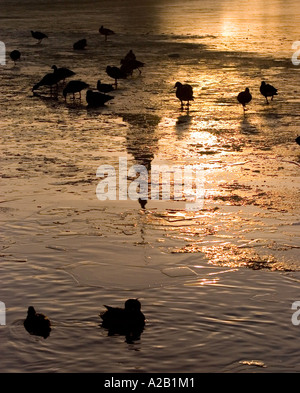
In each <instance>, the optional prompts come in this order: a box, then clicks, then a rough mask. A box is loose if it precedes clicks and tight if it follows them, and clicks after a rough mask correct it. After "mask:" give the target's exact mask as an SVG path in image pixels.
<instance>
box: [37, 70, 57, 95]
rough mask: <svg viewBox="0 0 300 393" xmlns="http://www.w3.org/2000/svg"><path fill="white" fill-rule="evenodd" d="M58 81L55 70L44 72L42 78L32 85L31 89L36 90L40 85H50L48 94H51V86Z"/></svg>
mask: <svg viewBox="0 0 300 393" xmlns="http://www.w3.org/2000/svg"><path fill="white" fill-rule="evenodd" d="M58 82H59V78H58V76H57V75H56V74H55V72H53V73H50V74H46V75H45V76H43V78H42V79H41V80H40V81H39V82H38V83H37V84H35V85H34V86H33V88H32V91H34V90H37V89H38V88H39V87H41V86H49V87H50V94H51V95H52V87H53V86H54V85H56V87H57V84H58Z"/></svg>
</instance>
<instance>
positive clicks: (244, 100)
mask: <svg viewBox="0 0 300 393" xmlns="http://www.w3.org/2000/svg"><path fill="white" fill-rule="evenodd" d="M237 100H238V102H239V103H240V104H242V105H243V109H244V111H245V110H246V104H249V102H250V101H251V100H252V95H251V94H250V90H249V88H248V87H246V89H245V91H242V92H241V93H239V94H238V96H237Z"/></svg>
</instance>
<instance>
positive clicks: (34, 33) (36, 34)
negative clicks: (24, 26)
mask: <svg viewBox="0 0 300 393" xmlns="http://www.w3.org/2000/svg"><path fill="white" fill-rule="evenodd" d="M31 35H32V37H33V38H35V39H36V40H38V42H37V43H38V44H40V43H41V42H42V40H43V39H44V38H48V36H47V35H46V34H44V33H42V32H40V31H32V30H31Z"/></svg>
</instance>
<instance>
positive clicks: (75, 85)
mask: <svg viewBox="0 0 300 393" xmlns="http://www.w3.org/2000/svg"><path fill="white" fill-rule="evenodd" d="M88 87H89V85H88V84H87V83H85V82H83V81H80V80H73V81H70V82H68V84H67V86H66V87H65V88H64V89H63V96H64V98H65V101H66V100H67V95H68V94H73V99H75V93H79V98H80V99H81V91H82V90H84V89H87V88H88Z"/></svg>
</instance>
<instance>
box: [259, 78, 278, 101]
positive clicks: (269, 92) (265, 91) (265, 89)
mask: <svg viewBox="0 0 300 393" xmlns="http://www.w3.org/2000/svg"><path fill="white" fill-rule="evenodd" d="M259 90H260V92H261V94H262V95H263V96H264V97H265V98H266V101H267V104H269V101H268V97H272V98H271V101H273V96H277V91H278V90H277V89H275V87H274V86H272V85H269V84H268V83H266V82H264V81H263V82H261V85H260V89H259Z"/></svg>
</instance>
